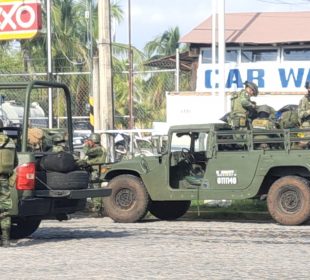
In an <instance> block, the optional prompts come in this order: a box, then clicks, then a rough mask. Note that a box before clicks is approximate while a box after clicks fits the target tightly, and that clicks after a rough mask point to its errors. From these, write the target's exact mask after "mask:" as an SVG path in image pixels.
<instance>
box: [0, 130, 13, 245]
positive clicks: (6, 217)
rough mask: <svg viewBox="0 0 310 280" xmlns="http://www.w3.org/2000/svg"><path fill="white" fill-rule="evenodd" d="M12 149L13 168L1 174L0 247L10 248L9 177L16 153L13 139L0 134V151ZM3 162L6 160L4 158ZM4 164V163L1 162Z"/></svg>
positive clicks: (10, 202) (10, 201)
mask: <svg viewBox="0 0 310 280" xmlns="http://www.w3.org/2000/svg"><path fill="white" fill-rule="evenodd" d="M6 148H8V149H12V150H14V153H12V157H14V158H12V159H11V160H10V162H14V163H13V164H12V168H9V169H10V170H6V171H5V172H3V173H1V174H0V229H1V231H2V235H1V241H0V246H4V247H7V246H10V230H11V216H10V214H9V211H10V210H11V209H12V199H11V191H10V185H9V176H10V175H11V174H10V173H13V168H14V165H15V160H16V154H15V153H16V151H15V144H14V142H13V140H12V139H9V138H8V137H7V136H6V135H4V134H2V133H1V134H0V149H6ZM1 160H4V159H3V158H2V159H1ZM0 164H2V162H0Z"/></svg>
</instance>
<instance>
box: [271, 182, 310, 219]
mask: <svg viewBox="0 0 310 280" xmlns="http://www.w3.org/2000/svg"><path fill="white" fill-rule="evenodd" d="M267 206H268V210H269V213H270V215H271V216H272V218H273V219H274V220H276V221H277V222H278V223H280V224H283V225H299V224H302V223H304V222H305V221H306V220H307V219H308V218H309V216H310V188H309V182H308V181H307V180H306V179H304V178H301V177H298V176H285V177H283V178H281V179H279V180H277V181H275V182H274V183H273V184H272V186H271V188H270V190H269V192H268V196H267Z"/></svg>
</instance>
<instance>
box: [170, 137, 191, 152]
mask: <svg viewBox="0 0 310 280" xmlns="http://www.w3.org/2000/svg"><path fill="white" fill-rule="evenodd" d="M190 147H191V138H190V136H189V135H188V134H180V133H173V134H172V140H171V151H181V150H182V148H186V149H190Z"/></svg>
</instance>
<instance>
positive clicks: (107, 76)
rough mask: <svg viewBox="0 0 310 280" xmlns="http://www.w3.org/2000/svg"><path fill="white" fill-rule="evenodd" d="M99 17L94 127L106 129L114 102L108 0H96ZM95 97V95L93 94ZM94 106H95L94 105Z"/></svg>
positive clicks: (112, 123) (112, 120)
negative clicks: (97, 83) (96, 117)
mask: <svg viewBox="0 0 310 280" xmlns="http://www.w3.org/2000/svg"><path fill="white" fill-rule="evenodd" d="M98 17H99V40H98V41H99V42H98V50H99V93H95V92H94V95H95V94H97V96H96V97H97V98H95V99H94V100H96V101H98V102H99V110H100V112H96V113H95V116H98V119H96V120H95V123H98V124H99V125H97V124H96V128H98V129H99V130H107V129H113V128H114V119H113V113H114V104H113V90H112V59H111V24H110V23H111V21H110V1H109V0H100V1H98ZM94 97H95V96H94ZM95 108H96V107H95Z"/></svg>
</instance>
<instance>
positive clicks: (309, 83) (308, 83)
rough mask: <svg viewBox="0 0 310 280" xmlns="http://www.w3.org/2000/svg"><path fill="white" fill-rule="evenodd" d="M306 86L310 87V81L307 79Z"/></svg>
mask: <svg viewBox="0 0 310 280" xmlns="http://www.w3.org/2000/svg"><path fill="white" fill-rule="evenodd" d="M305 88H306V89H310V81H306V83H305Z"/></svg>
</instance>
